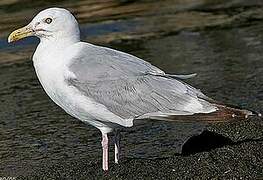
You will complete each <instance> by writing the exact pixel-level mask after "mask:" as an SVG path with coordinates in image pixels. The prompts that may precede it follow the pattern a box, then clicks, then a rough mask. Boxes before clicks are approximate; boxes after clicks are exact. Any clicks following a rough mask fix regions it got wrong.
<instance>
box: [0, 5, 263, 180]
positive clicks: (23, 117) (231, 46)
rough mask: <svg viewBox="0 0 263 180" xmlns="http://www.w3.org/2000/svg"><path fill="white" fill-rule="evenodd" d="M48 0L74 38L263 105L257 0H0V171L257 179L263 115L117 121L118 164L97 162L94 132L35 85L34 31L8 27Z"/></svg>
mask: <svg viewBox="0 0 263 180" xmlns="http://www.w3.org/2000/svg"><path fill="white" fill-rule="evenodd" d="M46 7H64V8H67V9H69V10H71V11H72V12H73V14H74V15H75V16H76V18H77V19H78V21H79V22H80V27H81V32H82V39H83V40H85V41H89V42H91V43H95V44H100V45H103V46H108V47H113V48H115V49H119V50H122V51H125V52H128V53H131V54H133V55H136V56H138V57H141V58H143V59H145V60H147V61H149V62H151V63H152V64H154V65H156V66H158V67H160V68H161V69H163V70H164V71H166V72H169V73H176V74H180V73H197V74H198V75H197V77H194V78H192V79H190V80H187V82H188V83H190V84H191V85H193V86H194V87H196V88H200V89H201V90H202V91H203V92H204V93H205V94H207V95H208V96H210V97H213V98H214V99H216V100H220V101H222V102H225V103H228V104H234V105H238V106H240V107H243V108H248V109H253V110H256V111H259V112H262V108H261V107H262V104H263V101H262V98H263V92H262V86H263V78H262V77H263V76H262V71H263V66H262V57H263V51H262V49H263V44H262V43H263V24H262V23H263V2H262V1H260V0H258V1H256V0H250V1H248V0H162V1H155V0H141V1H140V0H138V1H136V0H133V1H132V0H130V1H129V0H126V1H125V0H123V1H113V0H104V1H103V0H101V1H97V0H86V1H73V0H70V1H63V0H60V1H54V0H48V1H33V0H2V1H0V17H1V18H0V24H1V26H0V177H16V178H17V179H102V178H105V179H189V178H194V179H212V178H214V179H261V178H263V162H262V157H263V152H262V138H263V133H262V132H263V131H262V127H263V122H262V119H261V118H256V117H252V118H249V119H248V120H240V121H237V122H232V123H223V124H200V123H163V122H155V121H143V122H136V123H135V127H133V128H128V129H123V130H122V131H121V133H122V136H123V137H122V141H121V143H122V144H121V147H122V158H121V163H120V165H115V164H114V162H113V150H114V148H113V146H112V145H111V148H110V152H111V154H110V155H111V156H110V157H111V159H110V171H109V172H108V173H104V172H103V171H102V169H101V153H102V152H101V146H100V140H101V137H100V136H101V135H100V132H99V131H98V130H97V129H95V128H94V127H91V126H89V125H85V124H83V123H82V122H80V121H78V120H76V119H74V118H72V117H70V116H69V115H67V114H66V113H65V112H64V111H63V110H61V109H60V108H59V107H57V106H56V105H55V104H54V103H53V102H52V101H51V100H49V98H48V97H47V95H46V94H45V93H44V91H43V89H42V88H41V86H40V84H39V82H38V80H37V78H36V75H35V72H34V69H33V66H32V61H31V60H30V59H31V56H32V54H33V52H34V49H35V47H36V45H37V42H38V40H37V39H36V38H28V39H25V40H22V41H20V42H18V43H15V44H11V45H9V44H7V42H6V41H7V36H8V34H9V33H10V32H11V31H13V30H15V29H17V28H19V27H21V26H24V25H26V24H27V23H29V22H30V20H31V19H32V18H33V17H34V16H35V15H36V14H37V13H38V12H39V11H40V10H42V9H45V8H46Z"/></svg>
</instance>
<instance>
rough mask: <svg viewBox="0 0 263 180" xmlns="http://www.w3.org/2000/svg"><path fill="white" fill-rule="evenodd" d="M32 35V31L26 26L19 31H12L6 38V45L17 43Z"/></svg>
mask: <svg viewBox="0 0 263 180" xmlns="http://www.w3.org/2000/svg"><path fill="white" fill-rule="evenodd" d="M32 35H34V31H33V29H32V27H31V26H30V25H27V26H25V27H22V28H20V29H17V30H15V31H13V32H12V33H11V34H10V35H9V36H8V43H10V42H14V41H18V40H19V39H23V38H25V37H28V36H32Z"/></svg>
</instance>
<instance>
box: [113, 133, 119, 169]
mask: <svg viewBox="0 0 263 180" xmlns="http://www.w3.org/2000/svg"><path fill="white" fill-rule="evenodd" d="M114 147H115V163H116V164H118V163H119V159H120V132H119V131H118V130H117V131H115V136H114Z"/></svg>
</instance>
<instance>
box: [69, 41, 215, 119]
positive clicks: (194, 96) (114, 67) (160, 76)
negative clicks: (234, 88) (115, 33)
mask: <svg viewBox="0 0 263 180" xmlns="http://www.w3.org/2000/svg"><path fill="white" fill-rule="evenodd" d="M81 47H82V48H81V52H83V53H79V54H80V55H78V56H76V57H74V58H73V60H72V63H71V64H70V65H69V70H70V71H72V72H73V73H74V74H75V76H76V77H75V78H70V79H67V82H68V83H69V85H71V86H74V87H76V88H77V89H78V90H79V91H80V92H81V93H83V94H85V96H88V97H89V98H91V99H93V100H94V101H95V102H97V103H100V104H103V105H104V106H105V107H106V108H107V109H108V110H109V111H111V112H113V113H114V114H116V115H118V116H120V117H121V118H123V119H136V118H137V119H138V118H151V117H155V118H157V119H158V116H160V117H162V118H163V117H165V116H167V117H168V116H169V115H186V114H188V115H189V114H194V113H209V112H213V111H215V110H216V108H215V107H214V106H213V105H212V104H211V103H209V102H208V101H206V99H208V97H207V96H205V95H204V94H203V93H201V92H200V91H199V90H197V89H195V88H193V87H192V86H190V85H188V84H186V83H184V82H182V81H180V80H178V79H176V78H188V77H192V76H193V75H189V76H184V75H169V74H165V73H164V72H163V71H162V70H160V69H158V68H157V67H155V66H153V65H151V64H150V63H148V62H146V61H144V60H142V59H139V58H137V57H135V56H132V55H130V54H127V53H123V52H120V51H116V50H113V49H109V48H105V47H100V46H95V45H91V44H87V43H85V44H84V45H83V44H82V46H81Z"/></svg>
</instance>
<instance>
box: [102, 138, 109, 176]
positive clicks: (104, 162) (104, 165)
mask: <svg viewBox="0 0 263 180" xmlns="http://www.w3.org/2000/svg"><path fill="white" fill-rule="evenodd" d="M108 144H109V140H108V136H107V134H102V141H101V145H102V151H103V153H102V169H103V170H104V171H108V170H109V165H108V163H109V154H108Z"/></svg>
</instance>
